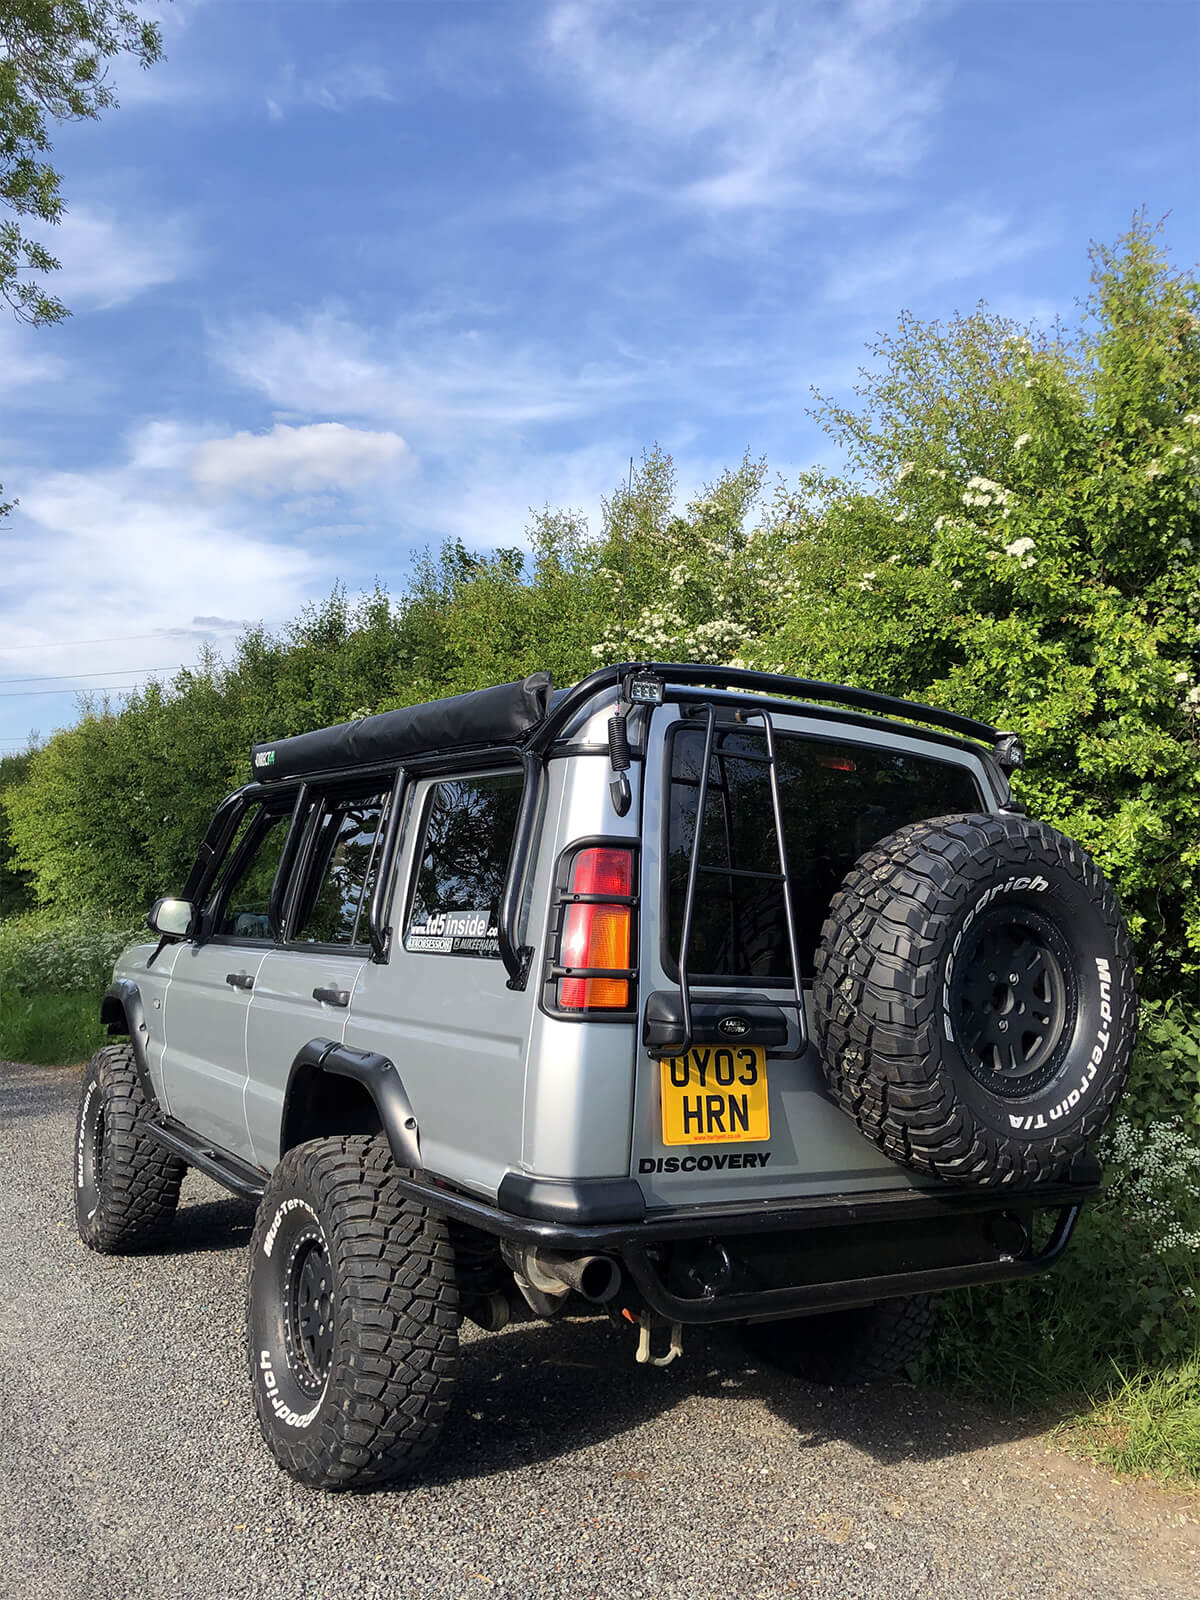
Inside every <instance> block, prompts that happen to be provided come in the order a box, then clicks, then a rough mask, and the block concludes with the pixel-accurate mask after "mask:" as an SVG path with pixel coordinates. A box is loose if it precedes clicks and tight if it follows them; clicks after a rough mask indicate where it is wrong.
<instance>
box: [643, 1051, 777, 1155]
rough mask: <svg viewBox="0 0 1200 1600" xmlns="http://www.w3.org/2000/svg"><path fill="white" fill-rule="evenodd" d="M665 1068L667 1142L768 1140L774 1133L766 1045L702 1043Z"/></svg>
mask: <svg viewBox="0 0 1200 1600" xmlns="http://www.w3.org/2000/svg"><path fill="white" fill-rule="evenodd" d="M660 1069H661V1073H662V1136H663V1143H664V1144H762V1143H765V1142H766V1140H768V1139H769V1138H770V1137H771V1117H770V1111H769V1108H768V1106H767V1052H766V1051H765V1050H764V1049H762V1048H761V1047H760V1046H755V1047H753V1048H751V1046H749V1045H741V1046H732V1045H698V1046H697V1047H696V1048H695V1049H694V1050H689V1051H688V1053H687V1055H686V1056H668V1057H667V1058H666V1059H665V1060H664V1061H662V1062H661V1064H660Z"/></svg>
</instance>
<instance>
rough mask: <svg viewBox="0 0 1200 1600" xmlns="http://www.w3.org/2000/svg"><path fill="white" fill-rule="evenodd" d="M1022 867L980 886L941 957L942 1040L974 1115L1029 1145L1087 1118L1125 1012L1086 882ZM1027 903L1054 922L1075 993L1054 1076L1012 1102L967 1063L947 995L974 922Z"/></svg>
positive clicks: (1113, 957) (1111, 948) (1048, 869)
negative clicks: (996, 909) (999, 909)
mask: <svg viewBox="0 0 1200 1600" xmlns="http://www.w3.org/2000/svg"><path fill="white" fill-rule="evenodd" d="M1022 865H1023V866H1024V871H1023V872H1022V871H1020V870H1018V868H1017V867H1016V866H1015V864H1014V865H1013V866H1010V867H1009V868H1008V870H1005V867H1004V865H1003V864H1001V865H1000V872H1002V873H1003V876H1002V877H1001V876H999V875H998V874H997V875H996V878H995V881H993V882H991V883H988V884H983V885H979V886H977V887H978V893H977V894H976V895H975V896H974V898H973V899H972V901H971V904H970V906H969V907H968V909H967V911H966V913H965V914H964V915H963V916H962V918H961V919H960V921H959V923H958V925H957V926H956V928H955V931H954V936H953V938H952V940H951V942H950V946H949V949H948V950H947V952H946V955H945V959H944V962H943V970H942V980H941V1016H940V1022H939V1029H938V1043H939V1046H940V1049H941V1053H942V1055H943V1059H944V1061H945V1064H946V1066H947V1068H948V1069H949V1070H950V1071H951V1073H952V1075H953V1078H954V1082H955V1088H956V1090H957V1092H958V1093H959V1095H960V1096H961V1098H962V1100H963V1101H964V1102H965V1103H966V1105H967V1106H968V1107H969V1109H970V1111H971V1114H972V1115H973V1116H975V1117H976V1118H978V1119H979V1120H980V1121H981V1122H983V1123H985V1124H986V1125H987V1126H988V1127H990V1128H991V1129H993V1130H994V1131H995V1132H997V1133H1001V1134H1003V1135H1005V1136H1006V1137H1008V1138H1013V1139H1017V1140H1020V1141H1027V1142H1030V1143H1034V1142H1039V1141H1041V1140H1052V1139H1054V1138H1056V1137H1058V1136H1059V1135H1061V1134H1062V1133H1063V1132H1064V1131H1065V1130H1066V1129H1067V1128H1069V1127H1071V1126H1073V1125H1074V1124H1075V1123H1076V1122H1079V1121H1081V1120H1082V1119H1083V1118H1084V1117H1086V1115H1087V1113H1088V1111H1089V1109H1090V1106H1091V1102H1092V1099H1093V1097H1094V1096H1093V1091H1094V1089H1095V1087H1096V1085H1097V1084H1098V1083H1101V1082H1102V1081H1103V1078H1104V1073H1103V1071H1102V1069H1103V1068H1104V1066H1105V1065H1106V1063H1107V1062H1108V1061H1109V1059H1110V1058H1111V1056H1112V1055H1113V1053H1114V1051H1115V1049H1116V1048H1117V1045H1118V1037H1117V1036H1118V1033H1119V1031H1120V1030H1119V1027H1118V1026H1117V1024H1116V1022H1115V1020H1114V1019H1119V1018H1120V1017H1121V1015H1122V1010H1123V1007H1122V996H1121V994H1120V981H1121V978H1120V973H1121V966H1122V963H1121V960H1120V953H1119V951H1118V950H1117V949H1116V946H1115V943H1114V941H1113V938H1112V935H1111V933H1110V931H1109V929H1108V928H1107V926H1106V925H1105V922H1104V919H1103V916H1102V915H1101V912H1100V910H1099V908H1098V907H1097V905H1096V904H1095V903H1094V901H1093V900H1092V899H1091V897H1090V896H1089V895H1088V894H1087V892H1086V890H1085V888H1084V886H1083V884H1081V883H1079V882H1077V881H1076V880H1075V879H1073V878H1070V877H1068V876H1067V875H1066V874H1064V873H1062V872H1061V871H1059V870H1057V869H1055V868H1054V867H1053V866H1052V865H1049V864H1045V863H1043V864H1041V865H1040V866H1038V867H1037V868H1030V867H1029V866H1028V865H1026V864H1024V863H1023V864H1022ZM1005 905H1012V907H1013V908H1014V910H1015V911H1019V910H1021V909H1024V908H1028V909H1030V910H1032V911H1034V912H1035V913H1036V914H1038V915H1040V916H1041V917H1043V918H1045V919H1046V920H1047V921H1048V922H1050V923H1051V924H1052V926H1053V928H1054V930H1055V932H1056V934H1057V936H1058V938H1059V939H1060V940H1061V942H1062V945H1063V946H1064V947H1065V951H1066V954H1067V957H1068V959H1069V961H1070V966H1071V980H1072V987H1073V991H1074V997H1075V998H1074V1007H1073V1015H1072V1016H1070V1017H1069V1019H1068V1023H1067V1033H1066V1035H1065V1038H1064V1042H1063V1044H1062V1046H1061V1047H1060V1049H1059V1051H1057V1052H1056V1054H1058V1055H1059V1056H1060V1060H1059V1062H1058V1065H1057V1067H1056V1069H1055V1070H1054V1072H1053V1075H1052V1076H1051V1077H1050V1079H1049V1080H1048V1082H1046V1083H1045V1084H1044V1085H1043V1086H1042V1087H1041V1088H1039V1089H1038V1090H1036V1091H1035V1092H1034V1093H1032V1094H1029V1095H1026V1096H1019V1097H1018V1096H1014V1097H1013V1098H1011V1099H1008V1098H1004V1097H1001V1096H999V1095H997V1094H994V1093H990V1092H989V1091H988V1090H987V1089H986V1088H985V1086H984V1085H983V1084H981V1083H980V1082H979V1080H978V1079H977V1078H976V1076H975V1075H974V1073H973V1072H972V1071H971V1070H970V1068H969V1067H968V1065H967V1063H966V1060H965V1059H964V1057H963V1055H962V1052H961V1050H960V1048H959V1045H958V1041H957V1039H956V1038H955V1033H954V1026H953V1018H952V1016H951V1009H950V994H951V988H952V984H953V980H954V976H955V967H956V963H957V961H958V960H959V959H961V957H962V954H963V948H964V945H965V944H966V943H967V942H968V940H969V936H970V931H971V928H972V926H973V925H974V924H975V923H976V922H977V920H978V919H979V917H980V915H981V914H982V913H983V912H985V911H988V910H990V909H991V908H992V907H1003V906H1005Z"/></svg>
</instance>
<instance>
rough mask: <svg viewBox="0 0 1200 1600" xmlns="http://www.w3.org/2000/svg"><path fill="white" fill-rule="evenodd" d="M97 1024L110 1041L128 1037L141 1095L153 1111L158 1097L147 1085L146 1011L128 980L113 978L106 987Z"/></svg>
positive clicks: (132, 984) (137, 991)
mask: <svg viewBox="0 0 1200 1600" xmlns="http://www.w3.org/2000/svg"><path fill="white" fill-rule="evenodd" d="M100 1021H101V1023H102V1024H103V1025H104V1027H105V1028H106V1029H107V1030H108V1036H109V1038H110V1039H112V1038H116V1037H118V1036H119V1035H120V1034H122V1033H124V1034H128V1036H129V1043H130V1044H131V1045H132V1047H133V1065H134V1070H135V1071H136V1072H137V1075H138V1082H139V1083H140V1084H141V1086H142V1094H143V1095H144V1096H145V1097H146V1100H147V1102H148V1103H149V1105H150V1106H151V1107H154V1108H157V1106H158V1096H157V1095H156V1094H155V1093H154V1085H153V1083H151V1081H150V1063H149V1061H148V1060H147V1057H146V1040H147V1038H148V1037H149V1032H150V1030H149V1029H148V1028H147V1026H146V1007H145V1004H144V1003H143V1000H142V991H141V990H140V989H139V988H138V986H137V984H136V983H134V981H133V979H132V978H114V979H113V981H112V982H111V983H110V984H109V986H108V988H107V989H106V990H105V991H104V994H103V996H102V998H101V1001H100Z"/></svg>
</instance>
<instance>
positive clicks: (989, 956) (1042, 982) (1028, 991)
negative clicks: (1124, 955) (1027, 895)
mask: <svg viewBox="0 0 1200 1600" xmlns="http://www.w3.org/2000/svg"><path fill="white" fill-rule="evenodd" d="M950 1011H951V1016H952V1018H953V1022H954V1032H955V1039H956V1042H957V1044H958V1047H959V1049H960V1051H961V1052H962V1056H963V1060H964V1061H965V1062H966V1065H967V1070H968V1071H969V1072H970V1073H971V1075H972V1077H974V1078H976V1079H977V1080H978V1081H979V1082H980V1083H982V1084H984V1085H985V1086H986V1087H987V1088H988V1089H990V1090H991V1091H992V1092H993V1093H995V1094H998V1095H1000V1096H1002V1097H1003V1098H1005V1099H1019V1098H1020V1097H1022V1096H1025V1095H1029V1094H1034V1093H1036V1091H1037V1090H1039V1089H1041V1088H1043V1087H1044V1086H1045V1085H1046V1084H1047V1083H1049V1082H1050V1080H1051V1079H1052V1078H1053V1077H1054V1075H1055V1073H1056V1072H1057V1071H1058V1069H1059V1067H1060V1066H1061V1064H1062V1058H1063V1055H1064V1052H1065V1046H1066V1044H1067V1042H1068V1040H1069V1038H1070V1035H1071V1031H1072V1027H1073V1022H1074V1013H1075V984H1074V977H1073V972H1072V967H1071V962H1070V957H1069V953H1068V951H1067V949H1066V946H1065V944H1064V941H1063V938H1062V935H1061V934H1060V933H1059V931H1058V929H1057V928H1056V927H1055V926H1054V924H1053V923H1052V922H1051V921H1050V920H1049V919H1048V918H1047V917H1044V916H1043V915H1042V914H1041V913H1040V912H1037V911H1034V910H1033V909H1032V908H1031V907H1026V906H1020V905H1001V906H995V907H992V908H990V909H989V910H988V911H986V912H985V913H984V914H983V916H981V917H980V918H979V919H978V921H977V922H976V923H975V925H974V926H973V927H972V929H971V931H970V934H969V935H968V938H967V939H966V940H965V941H964V947H963V949H962V950H961V951H960V953H959V956H958V958H957V962H956V967H955V972H954V977H953V979H952V982H951V992H950Z"/></svg>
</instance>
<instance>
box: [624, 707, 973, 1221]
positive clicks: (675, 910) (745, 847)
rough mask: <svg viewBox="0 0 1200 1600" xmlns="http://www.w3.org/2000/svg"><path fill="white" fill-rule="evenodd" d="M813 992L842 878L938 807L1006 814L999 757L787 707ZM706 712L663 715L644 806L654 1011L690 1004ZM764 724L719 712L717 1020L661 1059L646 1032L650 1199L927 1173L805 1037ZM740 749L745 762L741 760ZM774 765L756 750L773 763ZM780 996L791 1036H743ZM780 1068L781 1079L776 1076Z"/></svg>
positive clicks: (647, 988) (708, 972)
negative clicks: (690, 895)
mask: <svg viewBox="0 0 1200 1600" xmlns="http://www.w3.org/2000/svg"><path fill="white" fill-rule="evenodd" d="M774 726H775V732H776V745H777V751H778V772H779V784H780V799H781V806H782V811H783V817H784V835H785V839H786V843H787V857H788V867H789V876H790V881H791V891H792V903H793V909H794V912H795V925H796V931H797V943H798V946H799V958H800V966H801V976H802V980H803V982H802V990H803V1000H804V1003H805V1005H806V1006H807V1005H808V1004H809V1003H810V1001H811V979H812V970H813V955H814V952H815V950H816V947H817V944H818V942H819V940H820V930H821V924H822V922H823V920H824V918H825V915H826V911H827V908H828V906H829V902H830V901H831V899H832V898H833V895H834V893H835V892H836V890H837V887H838V885H839V883H840V882H841V879H842V878H843V876H844V875H845V873H846V872H847V871H848V870H849V868H850V866H851V865H852V864H853V863H854V861H855V860H856V859H857V858H858V856H860V855H861V854H862V852H863V851H864V850H866V849H868V848H869V847H870V846H871V845H872V844H874V843H876V842H877V841H878V840H879V839H881V838H883V837H884V836H885V835H887V834H889V833H891V832H893V831H894V830H895V829H896V828H898V827H900V826H902V825H903V824H904V823H907V822H911V821H915V820H917V819H919V818H922V817H932V816H942V815H946V814H948V813H950V812H957V811H977V810H979V809H981V808H982V809H990V807H991V805H992V804H993V803H994V799H993V798H992V797H990V796H989V793H988V791H987V790H986V789H985V788H981V784H983V783H984V782H985V781H986V780H985V778H984V771H983V767H982V763H981V762H979V761H977V760H976V759H975V758H974V757H972V755H971V754H970V753H969V752H968V751H966V750H963V749H960V748H958V747H955V746H952V745H949V744H947V745H941V744H936V743H934V742H932V741H929V740H923V739H920V738H916V737H913V738H909V737H908V736H906V735H904V734H902V733H893V732H891V731H888V732H884V731H883V730H877V729H872V728H868V727H862V728H859V727H857V726H855V727H848V726H846V725H844V724H843V725H840V726H834V725H831V724H829V723H824V722H820V721H816V720H815V719H814V720H809V719H805V718H803V717H798V716H790V717H789V716H783V715H779V714H776V715H775V716H774ZM703 748H704V728H703V724H702V722H701V720H700V719H697V718H682V717H680V716H679V714H678V713H677V712H676V711H675V710H674V708H673V707H664V708H663V709H662V710H661V711H659V712H657V713H656V714H655V717H654V721H653V725H652V730H651V736H650V744H649V749H648V754H647V763H646V792H645V807H644V814H643V841H644V848H643V858H642V859H643V879H642V904H643V907H644V912H643V938H642V944H641V951H642V971H641V992H642V997H643V999H642V1003H643V1007H645V1006H646V1005H647V1004H650V1005H651V1006H652V1007H653V1006H654V1005H655V1004H656V1002H655V1001H654V1000H653V998H652V997H653V996H655V995H656V994H657V995H659V996H661V997H663V1001H665V1003H666V1004H667V1005H668V1006H669V1005H670V1004H671V1003H672V1002H673V1003H675V1004H676V1005H677V1003H678V1002H677V996H678V993H679V952H680V942H681V934H682V921H683V911H684V901H685V895H686V884H687V876H688V866H689V862H690V858H691V852H692V848H693V844H694V843H695V841H696V835H697V826H698V819H697V814H696V812H697V800H698V795H699V780H700V771H701V766H702V760H703ZM764 754H765V740H764V735H763V732H762V727H761V723H755V722H754V721H751V722H749V723H739V722H736V721H735V720H734V716H733V711H732V709H731V710H730V711H728V712H719V713H718V722H717V728H716V736H715V744H714V752H713V757H712V760H711V762H710V767H709V776H708V796H707V802H706V806H705V815H704V818H703V820H702V826H700V838H699V846H698V848H699V866H700V869H701V870H700V872H699V875H698V880H697V881H698V889H697V894H696V899H695V906H694V911H693V926H692V936H691V941H690V952H689V960H688V970H689V973H690V984H689V990H690V994H691V998H692V1004H693V1008H694V1010H696V1011H698V1012H704V1013H706V1021H705V1023H704V1024H703V1025H702V1026H698V1027H697V1029H696V1032H695V1046H696V1049H695V1052H694V1053H693V1054H692V1055H691V1056H690V1057H689V1058H688V1059H687V1060H684V1059H683V1058H682V1057H680V1058H676V1059H675V1060H674V1062H673V1064H672V1063H671V1062H661V1061H660V1060H659V1059H658V1058H657V1057H654V1056H651V1055H650V1053H649V1052H648V1051H647V1050H646V1048H645V1046H644V1045H643V1044H642V1043H640V1042H639V1046H638V1070H637V1087H636V1104H635V1116H634V1141H633V1145H634V1148H633V1160H632V1166H631V1172H632V1174H633V1175H634V1176H635V1177H637V1178H638V1179H639V1181H640V1182H641V1184H642V1186H643V1190H644V1192H645V1194H646V1196H647V1200H648V1203H649V1204H650V1205H652V1206H653V1205H672V1206H675V1205H683V1204H692V1203H698V1202H704V1203H709V1204H712V1203H719V1202H721V1201H725V1200H730V1201H733V1200H743V1199H746V1198H750V1197H754V1198H760V1199H765V1198H769V1197H770V1196H772V1195H783V1194H789V1195H803V1194H821V1193H829V1192H834V1191H842V1192H852V1191H855V1190H868V1189H877V1188H881V1187H896V1186H898V1185H907V1184H911V1183H913V1182H914V1181H916V1180H915V1179H914V1177H913V1175H912V1174H911V1173H908V1172H906V1171H905V1170H904V1169H902V1168H900V1167H899V1166H897V1165H896V1164H895V1163H893V1162H891V1161H889V1160H888V1159H887V1158H886V1157H885V1156H883V1155H882V1154H881V1153H880V1152H879V1151H877V1150H875V1149H874V1148H873V1147H872V1146H871V1145H870V1144H869V1143H868V1142H867V1141H866V1140H865V1139H864V1138H863V1137H862V1136H861V1135H860V1134H859V1133H858V1131H857V1130H856V1129H855V1128H854V1126H853V1124H852V1123H851V1122H850V1120H849V1119H848V1118H847V1117H846V1115H845V1114H844V1113H843V1112H842V1111H841V1110H839V1109H838V1108H837V1107H836V1106H835V1105H834V1104H833V1103H832V1101H831V1100H830V1099H829V1098H828V1097H827V1095H826V1092H825V1084H824V1077H823V1075H822V1072H821V1067H820V1063H819V1060H818V1059H817V1056H816V1053H815V1051H814V1050H813V1049H812V1047H811V1046H809V1047H807V1048H805V1049H804V1050H803V1051H802V1052H800V1053H799V1054H797V1053H796V1052H797V1047H798V1043H799V1034H798V1030H797V1024H796V1020H795V1018H796V1013H795V1010H794V1008H789V1007H788V1006H787V1004H785V1003H784V1002H789V1001H792V1000H794V998H795V994H794V988H793V984H792V981H791V976H790V960H789V955H788V943H787V929H786V919H785V915H784V901H783V894H782V890H781V886H780V885H779V883H778V882H777V881H775V877H774V875H775V874H777V873H778V870H779V853H778V842H777V837H776V832H775V825H774V818H773V809H772V804H771V797H770V789H769V779H768V771H767V768H766V766H765V765H764V763H763V759H762V758H763V756H764ZM739 757H741V758H742V759H739ZM756 758H757V759H756ZM747 1000H765V1001H774V1002H776V1004H777V1005H779V1010H778V1011H777V1012H776V1017H777V1018H778V1020H779V1021H780V1022H785V1023H786V1028H787V1037H786V1043H781V1044H774V1045H768V1046H766V1047H761V1046H751V1045H750V1044H749V1043H748V1041H747V1040H746V1039H745V1038H743V1037H742V1035H744V1033H745V1032H746V1029H747V1025H748V1024H755V1023H758V1022H760V1021H761V1020H762V1019H763V1018H764V1016H765V1015H766V1013H765V1012H764V1010H763V1009H762V1008H761V1007H759V1006H757V1005H753V1004H746V1003H745V1002H746V1001H747ZM764 1079H765V1081H764Z"/></svg>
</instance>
